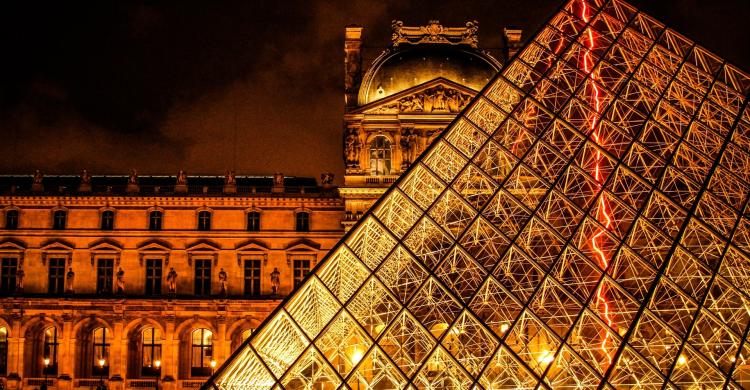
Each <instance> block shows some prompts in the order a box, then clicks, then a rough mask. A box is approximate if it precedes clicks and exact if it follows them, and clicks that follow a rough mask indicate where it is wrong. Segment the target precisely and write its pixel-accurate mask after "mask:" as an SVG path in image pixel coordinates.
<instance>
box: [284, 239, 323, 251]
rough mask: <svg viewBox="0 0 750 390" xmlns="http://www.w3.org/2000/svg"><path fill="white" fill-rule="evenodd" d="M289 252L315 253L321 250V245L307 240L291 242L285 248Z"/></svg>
mask: <svg viewBox="0 0 750 390" xmlns="http://www.w3.org/2000/svg"><path fill="white" fill-rule="evenodd" d="M284 249H285V250H286V251H287V252H315V251H318V250H319V249H320V244H318V243H317V242H315V241H312V240H308V239H306V238H303V239H299V240H296V241H293V242H291V243H290V244H289V245H287V246H286V248H284Z"/></svg>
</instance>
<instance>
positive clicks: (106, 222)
mask: <svg viewBox="0 0 750 390" xmlns="http://www.w3.org/2000/svg"><path fill="white" fill-rule="evenodd" d="M114 228H115V212H114V211H112V210H105V211H103V212H102V230H113V229H114Z"/></svg>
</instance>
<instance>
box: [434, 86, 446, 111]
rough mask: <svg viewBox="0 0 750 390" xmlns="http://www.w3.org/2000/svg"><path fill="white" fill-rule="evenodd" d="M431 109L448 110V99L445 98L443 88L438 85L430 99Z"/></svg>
mask: <svg viewBox="0 0 750 390" xmlns="http://www.w3.org/2000/svg"><path fill="white" fill-rule="evenodd" d="M432 111H448V101H447V100H446V98H445V90H444V89H443V87H438V88H437V89H436V90H435V96H433V100H432Z"/></svg>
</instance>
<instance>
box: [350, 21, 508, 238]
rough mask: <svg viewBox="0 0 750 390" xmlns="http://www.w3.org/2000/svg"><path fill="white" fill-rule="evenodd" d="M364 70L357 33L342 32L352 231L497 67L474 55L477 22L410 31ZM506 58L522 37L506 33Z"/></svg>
mask: <svg viewBox="0 0 750 390" xmlns="http://www.w3.org/2000/svg"><path fill="white" fill-rule="evenodd" d="M392 27H393V37H392V41H391V45H390V46H389V47H388V48H387V49H385V50H384V51H382V53H380V55H379V56H377V57H376V58H375V59H374V60H373V61H372V63H371V64H370V65H369V67H368V68H366V69H363V68H362V62H363V57H364V49H363V45H362V32H363V29H362V27H357V26H351V27H347V28H346V36H345V43H344V50H345V53H346V57H345V76H346V78H345V80H346V85H345V105H346V107H345V114H344V161H345V163H346V175H345V177H344V186H343V188H342V189H341V194H342V196H343V197H344V199H345V208H346V217H345V220H344V222H343V224H344V226H346V227H347V229H348V227H350V226H351V225H353V224H354V222H356V220H357V219H359V217H360V216H361V215H362V213H363V212H364V211H366V210H367V209H368V208H369V207H370V205H371V204H372V203H373V202H374V201H375V200H376V199H377V198H379V197H380V195H382V194H383V193H384V192H385V190H386V189H387V188H388V186H390V184H391V183H393V182H394V181H395V180H396V179H397V178H398V176H399V175H400V174H401V173H402V172H403V171H404V170H405V169H406V168H407V167H408V166H409V164H410V163H411V162H412V161H414V160H415V159H416V157H417V156H418V155H419V154H420V153H421V152H422V151H423V150H424V149H425V147H426V146H427V145H429V144H430V142H432V140H433V139H434V138H435V137H436V136H437V135H438V134H439V133H440V132H441V131H442V130H443V129H445V127H446V126H448V124H450V122H451V121H452V120H453V119H454V118H455V117H456V115H457V114H458V112H459V111H460V110H462V109H463V108H464V107H465V106H466V104H468V102H469V101H470V100H471V98H473V97H474V96H475V95H476V94H477V93H478V92H479V90H481V89H482V87H483V86H484V85H485V84H486V83H487V82H488V81H489V80H490V78H492V77H493V76H494V75H495V74H496V73H497V72H498V71H499V70H500V67H501V62H500V61H498V60H497V59H495V57H494V56H493V55H491V54H490V53H489V52H488V51H486V50H483V49H481V48H480V47H479V43H478V42H479V40H478V35H477V33H478V30H479V25H478V23H477V22H467V23H466V25H465V27H444V26H442V25H441V24H440V22H438V21H430V22H429V23H428V25H426V26H420V27H408V26H404V24H403V22H401V21H394V22H393V24H392ZM503 38H504V41H505V50H504V51H503V52H502V53H500V55H501V56H502V57H506V58H507V57H508V56H511V55H512V54H514V53H515V51H516V50H517V49H518V47H519V45H520V41H521V31H520V30H518V29H507V28H506V29H504V30H503Z"/></svg>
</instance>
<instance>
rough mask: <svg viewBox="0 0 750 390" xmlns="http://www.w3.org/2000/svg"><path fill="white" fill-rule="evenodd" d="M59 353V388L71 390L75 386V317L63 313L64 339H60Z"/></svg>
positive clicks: (60, 389) (59, 389)
mask: <svg viewBox="0 0 750 390" xmlns="http://www.w3.org/2000/svg"><path fill="white" fill-rule="evenodd" d="M59 348H60V349H59V351H58V354H57V373H58V379H57V388H58V390H70V389H72V388H73V373H74V371H73V370H74V369H75V367H73V362H74V361H75V360H76V359H75V337H73V317H72V316H70V315H68V314H63V329H62V340H60V346H59Z"/></svg>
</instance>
